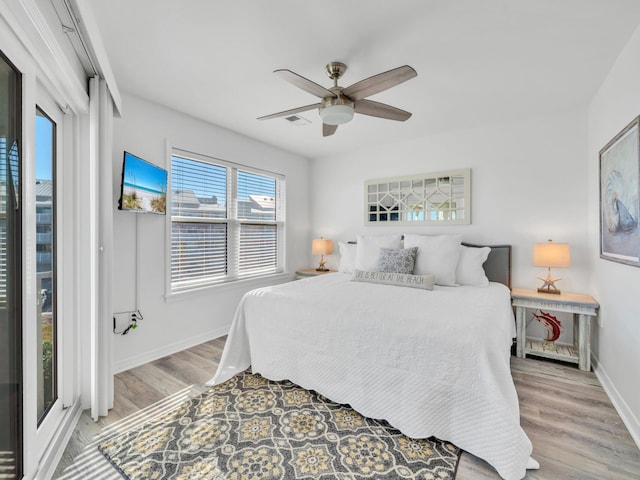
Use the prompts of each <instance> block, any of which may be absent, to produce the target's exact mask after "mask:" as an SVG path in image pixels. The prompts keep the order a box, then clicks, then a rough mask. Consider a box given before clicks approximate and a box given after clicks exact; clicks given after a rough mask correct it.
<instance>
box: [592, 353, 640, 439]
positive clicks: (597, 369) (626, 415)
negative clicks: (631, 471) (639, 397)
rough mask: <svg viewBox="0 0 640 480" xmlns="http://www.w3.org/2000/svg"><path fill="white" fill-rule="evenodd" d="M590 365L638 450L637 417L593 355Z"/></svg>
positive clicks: (639, 426)
mask: <svg viewBox="0 0 640 480" xmlns="http://www.w3.org/2000/svg"><path fill="white" fill-rule="evenodd" d="M591 364H592V365H593V372H594V373H595V374H596V377H598V380H599V381H600V384H601V385H602V388H604V391H605V393H606V394H607V396H608V397H609V399H610V400H611V403H612V404H613V407H614V408H615V409H616V411H617V412H618V415H620V418H621V419H622V422H623V423H624V425H625V426H626V427H627V430H629V433H630V434H631V438H633V441H634V442H636V445H637V446H638V448H640V421H639V420H638V417H636V416H635V415H634V413H633V411H631V409H630V408H629V405H627V402H625V401H624V398H622V396H621V395H620V392H618V389H617V388H616V387H615V385H614V384H613V382H612V381H611V378H609V375H607V372H606V371H605V369H604V368H603V367H602V365H601V364H600V363H599V362H598V359H597V357H596V356H595V355H592V356H591Z"/></svg>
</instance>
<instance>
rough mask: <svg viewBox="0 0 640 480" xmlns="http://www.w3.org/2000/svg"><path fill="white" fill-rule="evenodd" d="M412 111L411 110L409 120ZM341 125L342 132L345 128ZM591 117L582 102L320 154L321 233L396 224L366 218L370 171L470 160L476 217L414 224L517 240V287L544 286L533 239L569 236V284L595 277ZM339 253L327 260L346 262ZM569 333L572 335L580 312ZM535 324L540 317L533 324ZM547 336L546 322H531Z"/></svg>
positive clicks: (478, 237) (481, 239)
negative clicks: (590, 233)
mask: <svg viewBox="0 0 640 480" xmlns="http://www.w3.org/2000/svg"><path fill="white" fill-rule="evenodd" d="M409 121H411V120H409ZM338 134H339V132H338ZM586 144H587V121H586V112H585V111H583V110H580V111H574V112H568V113H557V114H552V115H548V116H544V117H538V118H533V119H527V120H519V121H513V122H509V123H504V124H493V125H487V126H483V127H480V128H475V129H471V130H463V131H457V132H448V133H444V134H439V135H433V136H428V137H423V138H420V139H416V140H413V141H409V142H404V143H399V144H393V145H389V146H387V147H383V148H376V149H366V148H363V149H362V150H360V151H358V152H355V153H352V154H348V155H342V156H336V157H329V158H323V159H318V160H314V161H313V162H312V168H311V169H312V178H313V184H312V201H311V212H312V215H311V218H312V226H313V230H312V234H313V235H315V236H320V235H323V236H325V237H327V238H331V239H334V240H343V241H346V240H354V239H355V237H356V235H357V234H360V233H370V234H372V233H384V232H388V231H397V230H398V228H399V227H380V226H374V227H365V225H364V205H363V202H364V191H363V188H364V185H363V184H364V181H365V180H368V179H375V178H381V177H386V176H402V175H410V174H420V173H430V172H439V171H443V170H448V169H459V168H471V185H472V188H471V208H472V212H471V216H472V218H471V225H468V226H450V227H410V228H401V230H403V231H407V232H415V233H432V234H438V233H462V234H463V238H464V240H465V241H468V242H471V243H482V244H511V245H512V246H513V251H512V254H513V270H512V275H513V281H512V283H513V287H515V288H537V287H538V286H540V285H541V283H542V282H540V281H539V280H538V279H537V278H536V277H537V276H546V270H545V269H541V268H534V267H533V266H532V260H533V244H534V243H536V242H544V241H546V240H547V239H548V238H552V239H553V240H554V241H557V242H568V243H569V244H570V247H571V256H572V265H571V268H569V269H566V270H560V269H557V270H554V272H553V273H554V274H555V275H556V276H560V277H562V280H561V281H560V282H558V286H559V287H560V288H561V289H562V290H566V291H568V292H585V291H587V287H588V277H589V271H588V258H589V255H588V249H589V245H588V241H587V208H586V204H587V200H588V192H587V170H586ZM338 261H339V256H338V255H332V256H330V257H329V258H328V264H329V266H330V267H332V268H337V267H338ZM563 323H564V324H565V325H566V330H565V333H564V334H563V337H561V339H560V340H561V341H568V339H567V337H569V340H570V335H571V328H572V325H571V322H569V321H563ZM532 327H533V324H532ZM530 333H532V334H534V335H536V336H540V337H541V336H543V335H544V331H543V330H542V329H539V330H538V331H535V329H534V330H533V331H532V332H530Z"/></svg>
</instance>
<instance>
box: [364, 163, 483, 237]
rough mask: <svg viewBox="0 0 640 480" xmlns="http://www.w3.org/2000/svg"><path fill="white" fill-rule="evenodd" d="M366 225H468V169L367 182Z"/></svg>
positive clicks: (365, 197) (469, 222)
mask: <svg viewBox="0 0 640 480" xmlns="http://www.w3.org/2000/svg"><path fill="white" fill-rule="evenodd" d="M364 205H365V212H364V216H365V217H364V221H365V224H366V225H372V226H373V225H395V224H404V225H412V224H421V225H424V224H432V225H469V224H471V169H469V168H466V169H461V170H448V171H445V172H437V173H426V174H421V175H410V176H405V177H394V178H379V179H374V180H367V181H366V182H365V184H364Z"/></svg>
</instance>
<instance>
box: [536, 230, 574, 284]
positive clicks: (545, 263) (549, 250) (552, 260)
mask: <svg viewBox="0 0 640 480" xmlns="http://www.w3.org/2000/svg"><path fill="white" fill-rule="evenodd" d="M570 264H571V256H570V254H569V244H568V243H553V241H551V240H549V241H548V242H547V243H536V244H535V245H534V247H533V266H534V267H547V278H542V277H538V278H539V279H540V280H542V281H543V282H544V284H543V285H542V286H541V287H540V288H538V292H540V293H553V294H556V295H560V290H559V289H558V288H557V287H556V286H555V282H557V281H558V280H560V278H552V277H551V267H555V268H567V267H568V266H569V265H570Z"/></svg>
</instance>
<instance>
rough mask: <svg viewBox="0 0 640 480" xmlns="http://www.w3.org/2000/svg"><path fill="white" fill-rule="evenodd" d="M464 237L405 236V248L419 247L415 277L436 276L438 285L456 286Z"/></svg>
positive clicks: (414, 270)
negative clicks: (457, 269) (457, 268)
mask: <svg viewBox="0 0 640 480" xmlns="http://www.w3.org/2000/svg"><path fill="white" fill-rule="evenodd" d="M461 241H462V235H411V234H406V235H405V236H404V248H411V247H418V256H417V257H416V265H415V268H414V269H413V273H414V275H429V274H433V275H435V276H436V280H435V283H436V285H448V286H455V285H456V267H457V266H458V258H459V257H460V242H461Z"/></svg>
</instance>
